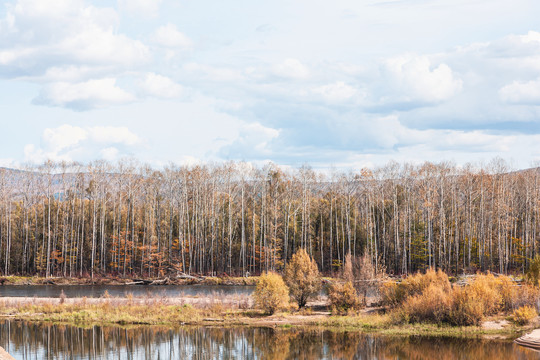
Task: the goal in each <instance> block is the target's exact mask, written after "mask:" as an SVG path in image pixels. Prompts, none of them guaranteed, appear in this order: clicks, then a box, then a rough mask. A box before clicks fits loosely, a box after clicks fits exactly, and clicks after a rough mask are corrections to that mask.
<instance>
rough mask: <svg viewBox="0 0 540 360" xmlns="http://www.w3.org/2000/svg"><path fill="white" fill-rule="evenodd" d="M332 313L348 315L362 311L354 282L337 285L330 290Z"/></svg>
mask: <svg viewBox="0 0 540 360" xmlns="http://www.w3.org/2000/svg"><path fill="white" fill-rule="evenodd" d="M328 298H329V300H330V306H331V308H332V313H336V314H342V315H343V314H348V313H350V312H351V311H356V310H358V309H360V307H361V306H360V299H359V298H358V294H357V293H356V289H355V288H354V285H353V283H352V282H350V281H347V282H346V283H345V284H341V283H336V284H334V285H332V286H330V288H329V289H328Z"/></svg>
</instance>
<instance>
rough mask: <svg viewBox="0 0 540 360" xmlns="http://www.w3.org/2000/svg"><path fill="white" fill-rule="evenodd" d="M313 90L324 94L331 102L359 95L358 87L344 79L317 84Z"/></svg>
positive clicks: (343, 100)
mask: <svg viewBox="0 0 540 360" xmlns="http://www.w3.org/2000/svg"><path fill="white" fill-rule="evenodd" d="M311 91H312V92H313V93H314V94H318V95H320V96H322V97H323V98H324V99H325V100H326V101H327V102H330V103H340V102H345V101H348V100H351V99H352V98H354V97H356V96H357V95H359V91H358V90H357V89H356V88H354V87H353V86H350V85H347V84H345V83H344V82H343V81H338V82H335V83H332V84H327V85H322V86H317V87H314V88H313V89H312V90H311ZM361 97H364V96H361Z"/></svg>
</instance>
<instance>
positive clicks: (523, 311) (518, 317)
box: [512, 305, 538, 325]
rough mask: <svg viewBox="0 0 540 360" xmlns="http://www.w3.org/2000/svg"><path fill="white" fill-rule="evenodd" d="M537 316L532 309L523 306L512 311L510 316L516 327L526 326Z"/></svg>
mask: <svg viewBox="0 0 540 360" xmlns="http://www.w3.org/2000/svg"><path fill="white" fill-rule="evenodd" d="M537 316H538V313H537V312H536V309H535V308H534V307H532V306H528V305H525V306H522V307H520V308H518V309H516V310H515V311H514V313H513V314H512V320H513V321H514V322H515V323H516V324H518V325H527V324H528V323H529V322H530V321H531V320H532V319H534V318H535V317H537Z"/></svg>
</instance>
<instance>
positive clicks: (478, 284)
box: [467, 273, 503, 315]
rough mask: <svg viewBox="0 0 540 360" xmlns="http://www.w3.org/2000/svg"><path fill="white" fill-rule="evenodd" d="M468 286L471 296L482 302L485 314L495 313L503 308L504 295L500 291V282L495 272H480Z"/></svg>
mask: <svg viewBox="0 0 540 360" xmlns="http://www.w3.org/2000/svg"><path fill="white" fill-rule="evenodd" d="M467 287H468V289H467V293H468V294H469V296H471V297H474V298H475V299H476V300H477V301H480V302H481V303H482V305H483V307H484V314H485V315H493V314H496V313H497V312H498V311H499V310H501V308H502V306H503V296H502V294H501V293H500V287H499V282H498V281H497V278H495V276H493V274H489V273H488V274H487V275H481V274H478V275H477V276H476V277H475V279H474V280H473V282H472V283H470V284H469V285H467Z"/></svg>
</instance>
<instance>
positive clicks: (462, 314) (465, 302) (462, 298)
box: [448, 286, 485, 326]
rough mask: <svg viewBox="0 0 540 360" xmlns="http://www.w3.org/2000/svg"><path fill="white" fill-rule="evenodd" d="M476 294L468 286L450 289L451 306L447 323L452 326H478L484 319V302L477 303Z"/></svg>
mask: <svg viewBox="0 0 540 360" xmlns="http://www.w3.org/2000/svg"><path fill="white" fill-rule="evenodd" d="M477 296H478V295H477V293H476V292H474V291H471V289H470V288H469V287H468V286H465V287H463V288H462V287H459V286H455V287H454V288H453V289H452V306H451V309H450V312H449V314H448V322H450V323H451V324H453V325H458V326H467V325H479V324H480V322H481V321H482V319H483V318H484V312H485V310H484V302H482V301H479V299H478V298H477Z"/></svg>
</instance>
